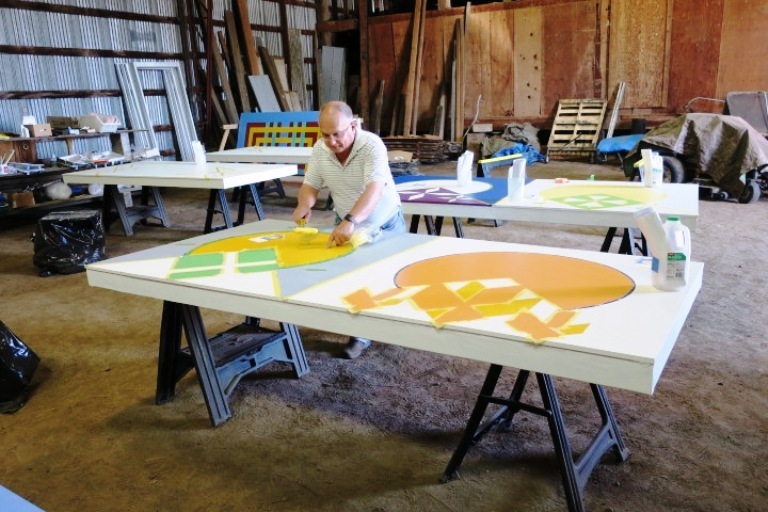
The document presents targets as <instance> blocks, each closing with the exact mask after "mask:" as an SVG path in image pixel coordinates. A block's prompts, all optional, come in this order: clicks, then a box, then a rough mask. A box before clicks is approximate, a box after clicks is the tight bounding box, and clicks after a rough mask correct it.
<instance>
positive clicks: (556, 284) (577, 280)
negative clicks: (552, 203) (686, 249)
mask: <svg viewBox="0 0 768 512" xmlns="http://www.w3.org/2000/svg"><path fill="white" fill-rule="evenodd" d="M485 279H512V280H514V281H516V282H517V283H519V284H520V285H521V286H523V287H524V288H527V289H529V290H531V291H532V292H534V293H536V294H537V295H539V296H540V297H542V298H544V299H546V300H547V301H549V302H551V303H552V304H554V305H556V306H557V307H559V308H560V309H564V310H573V309H579V308H586V307H592V306H598V305H600V304H606V303H608V302H613V301H616V300H619V299H621V298H623V297H626V296H627V295H629V294H630V293H631V292H632V291H633V290H634V289H635V283H634V281H633V280H632V279H631V278H630V277H629V276H627V275H626V274H624V273H623V272H620V271H618V270H616V269H614V268H611V267H608V266H606V265H601V264H599V263H593V262H590V261H585V260H580V259H577V258H569V257H565V256H556V255H550V254H535V253H508V252H486V253H471V254H452V255H448V256H439V257H437V258H430V259H427V260H422V261H418V262H416V263H413V264H411V265H408V266H407V267H405V268H403V269H402V270H400V271H399V272H398V273H397V275H396V276H395V284H396V285H397V286H398V287H399V288H406V287H413V286H427V287H428V286H430V285H439V284H443V283H455V282H463V281H479V280H485Z"/></svg>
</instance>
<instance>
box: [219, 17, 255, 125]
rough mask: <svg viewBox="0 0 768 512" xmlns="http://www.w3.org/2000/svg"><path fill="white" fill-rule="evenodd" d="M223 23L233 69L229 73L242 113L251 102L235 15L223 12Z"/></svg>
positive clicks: (248, 110)
mask: <svg viewBox="0 0 768 512" xmlns="http://www.w3.org/2000/svg"><path fill="white" fill-rule="evenodd" d="M224 23H225V24H226V26H227V44H228V46H229V53H230V56H231V58H232V63H233V64H234V69H230V73H231V74H234V76H235V84H236V86H237V93H238V99H239V105H240V109H241V111H242V112H250V111H251V100H250V98H249V97H248V86H247V85H246V82H245V66H244V65H243V54H242V53H240V42H239V41H238V37H237V24H236V23H235V14H234V13H233V12H232V11H224Z"/></svg>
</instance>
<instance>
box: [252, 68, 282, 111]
mask: <svg viewBox="0 0 768 512" xmlns="http://www.w3.org/2000/svg"><path fill="white" fill-rule="evenodd" d="M248 82H249V83H250V84H251V90H252V91H253V95H254V96H255V97H256V103H258V105H259V110H261V111H262V112H281V111H282V109H281V108H280V103H279V102H278V101H277V95H276V94H275V89H274V88H273V87H272V80H270V79H269V76H268V75H251V76H249V77H248Z"/></svg>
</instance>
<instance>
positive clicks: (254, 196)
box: [235, 183, 285, 226]
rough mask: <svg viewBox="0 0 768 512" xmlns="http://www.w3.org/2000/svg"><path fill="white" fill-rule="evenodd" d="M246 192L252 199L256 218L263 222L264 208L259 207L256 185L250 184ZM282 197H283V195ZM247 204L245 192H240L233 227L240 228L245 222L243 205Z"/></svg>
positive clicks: (259, 200) (259, 201)
mask: <svg viewBox="0 0 768 512" xmlns="http://www.w3.org/2000/svg"><path fill="white" fill-rule="evenodd" d="M248 190H249V191H250V193H251V199H253V207H254V208H255V209H256V217H257V218H258V220H264V217H265V215H264V208H263V206H262V205H261V199H259V192H258V190H257V188H256V185H255V184H253V183H251V184H250V185H248ZM282 197H285V195H283V196H282ZM247 202H248V197H247V194H245V191H243V190H241V191H240V198H239V203H238V208H237V222H236V223H235V226H240V225H241V224H242V223H243V222H244V221H245V204H246V203H247Z"/></svg>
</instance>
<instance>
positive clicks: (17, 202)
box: [11, 125, 35, 208]
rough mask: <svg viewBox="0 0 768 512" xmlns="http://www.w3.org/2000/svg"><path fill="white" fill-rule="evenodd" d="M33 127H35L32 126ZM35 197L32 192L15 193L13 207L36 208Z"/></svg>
mask: <svg viewBox="0 0 768 512" xmlns="http://www.w3.org/2000/svg"><path fill="white" fill-rule="evenodd" d="M30 126H33V125H30ZM34 205H35V195H34V194H33V193H32V192H14V193H12V194H11V207H12V208H23V207H24V206H34Z"/></svg>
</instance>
